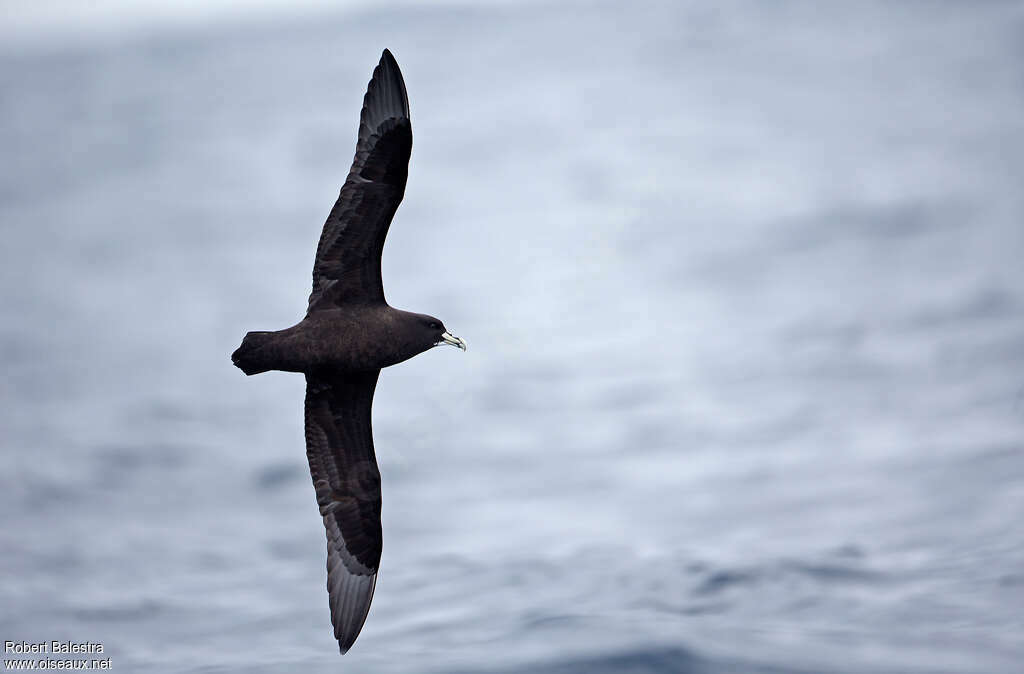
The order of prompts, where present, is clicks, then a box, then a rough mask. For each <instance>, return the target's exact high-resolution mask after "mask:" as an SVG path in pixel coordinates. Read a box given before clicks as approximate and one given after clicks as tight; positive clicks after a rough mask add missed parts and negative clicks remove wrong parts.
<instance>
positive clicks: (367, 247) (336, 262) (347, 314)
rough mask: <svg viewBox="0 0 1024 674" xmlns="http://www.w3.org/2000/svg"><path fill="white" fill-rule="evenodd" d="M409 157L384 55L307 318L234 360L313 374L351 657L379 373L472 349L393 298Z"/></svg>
mask: <svg viewBox="0 0 1024 674" xmlns="http://www.w3.org/2000/svg"><path fill="white" fill-rule="evenodd" d="M411 151H412V126H411V123H410V121H409V100H408V98H407V96H406V92H405V82H404V81H403V79H402V73H401V71H400V70H399V69H398V63H396V62H395V58H394V57H393V56H392V55H391V52H390V51H388V50H386V49H385V50H384V53H383V54H382V55H381V58H380V63H379V64H378V65H377V67H376V68H375V69H374V71H373V77H372V79H371V80H370V83H369V85H368V86H367V89H366V95H365V96H364V97H363V108H362V111H361V113H360V115H359V137H358V140H357V142H356V155H355V159H354V160H353V161H352V168H351V169H350V170H349V173H348V177H347V178H346V179H345V184H344V185H342V188H341V194H340V195H339V196H338V200H337V201H336V202H335V204H334V208H332V209H331V213H330V215H328V216H327V222H326V223H325V224H324V228H323V233H322V234H321V235H320V243H319V245H318V246H317V249H316V258H315V259H314V262H313V292H312V293H311V294H310V296H309V304H308V307H307V309H306V316H305V317H304V318H303V319H302V320H301V321H300V322H299V323H297V324H296V325H293V326H292V327H290V328H287V329H285V330H278V331H275V332H266V331H257V332H249V333H248V334H246V335H245V337H244V338H243V339H242V345H241V346H239V347H238V349H237V350H236V351H235V352H234V353H233V354H231V360H232V362H233V363H234V364H235V365H236V366H238V367H239V368H240V369H241V370H242V371H243V372H245V374H247V375H253V374H258V373H260V372H266V371H268V370H283V371H285V372H302V373H303V374H305V375H306V423H305V426H306V456H307V458H308V459H309V471H310V474H311V475H312V477H313V487H314V489H315V490H316V501H317V505H319V506H320V515H321V516H322V517H323V520H324V527H325V528H326V529H327V592H328V596H329V599H330V606H331V622H332V623H333V624H334V637H335V638H336V639H337V640H338V647H339V649H340V650H341V652H342V653H345V652H346V651H348V649H349V648H351V646H352V644H353V642H355V640H356V637H357V636H358V635H359V631H360V630H361V629H362V627H363V623H364V622H365V621H366V614H367V612H368V611H369V610H370V600H371V599H372V598H373V590H374V586H375V584H376V581H377V569H378V568H379V567H380V555H381V525H380V506H381V495H380V472H379V471H378V469H377V460H376V457H375V456H374V450H373V433H372V430H371V427H370V407H371V405H372V404H373V392H374V389H375V388H376V386H377V377H378V375H379V374H380V370H381V368H384V367H388V366H389V365H394V364H395V363H400V362H402V361H404V360H408V359H409V358H412V357H413V356H415V355H416V354H419V353H422V352H424V351H426V350H428V349H431V348H433V347H435V346H438V345H441V344H450V345H452V346H455V347H458V348H460V349H462V350H463V351H465V350H466V342H465V341H464V340H462V339H460V338H458V337H455V336H454V335H451V334H449V333H448V331H447V330H446V329H445V327H444V324H443V323H442V322H441V321H440V320H439V319H437V318H434V317H433V316H428V315H426V314H415V313H411V312H408V311H401V310H399V309H393V308H392V307H390V306H388V303H387V301H386V300H385V299H384V288H383V284H382V282H381V276H380V258H381V251H382V249H383V247H384V238H385V237H386V236H387V233H388V227H389V226H390V224H391V219H392V218H393V217H394V215H395V211H396V210H397V209H398V204H399V203H401V201H402V196H403V194H404V193H405V182H406V178H407V176H408V173H409V154H410V152H411Z"/></svg>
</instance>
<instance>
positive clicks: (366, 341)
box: [302, 315, 401, 371]
mask: <svg viewBox="0 0 1024 674" xmlns="http://www.w3.org/2000/svg"><path fill="white" fill-rule="evenodd" d="M360 318H361V317H359V316H346V315H338V316H328V317H325V318H324V319H321V320H318V321H317V322H316V323H315V325H314V326H311V329H310V330H308V331H307V333H306V335H305V336H304V344H303V345H302V349H303V350H304V351H305V352H306V353H308V354H309V357H310V361H311V362H312V363H314V364H315V365H316V366H318V367H330V368H332V369H338V370H348V371H365V370H374V369H379V368H382V367H387V366H388V365H392V364H394V363H395V362H398V360H399V357H398V354H399V351H400V350H401V349H400V345H399V344H397V343H396V335H394V334H392V333H393V332H394V331H393V330H392V329H391V324H390V322H389V321H381V320H375V319H374V317H366V318H365V319H364V320H360Z"/></svg>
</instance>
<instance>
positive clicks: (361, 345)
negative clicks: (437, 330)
mask: <svg viewBox="0 0 1024 674" xmlns="http://www.w3.org/2000/svg"><path fill="white" fill-rule="evenodd" d="M425 318H429V317H427V316H425V315H424V314H413V313H411V312H408V311H402V310H401V309H394V308H392V307H389V306H388V305H386V304H359V305H351V306H344V307H332V308H330V309H326V310H323V311H318V312H316V313H314V314H311V315H309V316H306V317H305V318H304V319H302V321H301V322H299V323H297V324H295V325H293V326H292V327H290V328H286V329H284V330H278V331H275V332H250V333H249V334H247V335H246V336H245V339H243V340H242V345H241V346H240V347H239V349H238V351H236V354H238V356H237V358H236V360H237V361H238V362H237V363H236V365H238V367H240V368H242V369H243V370H244V371H245V373H246V374H257V373H259V372H266V371H267V370H282V371H284V372H315V371H317V370H322V369H330V370H334V371H339V372H367V371H370V370H379V369H381V368H384V367H388V366H390V365H395V364H396V363H401V362H402V361H403V360H409V359H410V358H412V357H413V356H415V355H417V354H419V353H422V352H423V351H424V350H425V349H426V348H430V347H432V346H434V345H435V344H436V342H430V343H429V344H425V343H424V342H423V340H417V339H416V337H418V336H419V335H418V334H416V333H413V334H408V331H406V330H404V329H403V328H404V327H405V326H406V325H408V324H410V323H413V322H415V321H416V320H418V319H425Z"/></svg>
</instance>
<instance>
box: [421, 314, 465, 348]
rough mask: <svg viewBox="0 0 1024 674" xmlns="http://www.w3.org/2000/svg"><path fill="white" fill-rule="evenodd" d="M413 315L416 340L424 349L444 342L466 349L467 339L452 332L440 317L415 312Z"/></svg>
mask: <svg viewBox="0 0 1024 674" xmlns="http://www.w3.org/2000/svg"><path fill="white" fill-rule="evenodd" d="M413 317H414V319H415V321H414V325H415V334H416V341H417V342H418V344H419V345H420V346H421V347H422V349H423V351H426V350H427V349H432V348H433V347H435V346H440V345H442V344H450V345H451V346H454V347H457V348H459V349H462V350H463V351H465V350H466V340H464V339H461V338H459V337H456V336H455V335H452V334H450V333H449V332H448V330H447V329H446V328H445V327H444V323H442V322H441V319H440V318H434V317H433V316H428V315H427V314H413Z"/></svg>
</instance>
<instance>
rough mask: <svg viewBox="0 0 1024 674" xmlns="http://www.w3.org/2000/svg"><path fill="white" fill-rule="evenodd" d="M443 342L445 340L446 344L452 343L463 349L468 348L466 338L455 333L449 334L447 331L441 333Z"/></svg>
mask: <svg viewBox="0 0 1024 674" xmlns="http://www.w3.org/2000/svg"><path fill="white" fill-rule="evenodd" d="M441 342H444V343H445V344H451V345H452V346H456V347H458V348H460V349H462V350H463V351H465V350H466V340H464V339H462V338H461V337H456V336H455V335H449V334H448V333H447V332H442V333H441ZM441 342H438V344H440V343H441Z"/></svg>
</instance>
